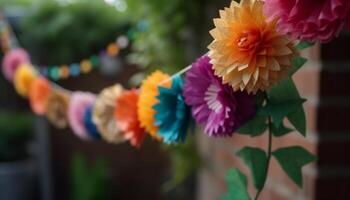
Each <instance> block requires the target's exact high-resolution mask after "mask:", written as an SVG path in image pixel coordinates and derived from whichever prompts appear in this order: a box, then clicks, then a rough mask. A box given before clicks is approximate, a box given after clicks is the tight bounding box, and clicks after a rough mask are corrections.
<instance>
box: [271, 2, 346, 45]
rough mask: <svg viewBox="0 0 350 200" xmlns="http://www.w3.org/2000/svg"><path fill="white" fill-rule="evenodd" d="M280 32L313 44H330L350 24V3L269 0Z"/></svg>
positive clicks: (272, 14) (272, 15) (273, 17)
mask: <svg viewBox="0 0 350 200" xmlns="http://www.w3.org/2000/svg"><path fill="white" fill-rule="evenodd" d="M264 6H265V8H264V9H265V14H266V15H267V16H268V17H269V19H271V20H273V19H278V23H279V24H278V26H279V30H280V31H282V32H284V33H289V34H291V35H292V36H293V37H295V38H298V39H302V40H306V41H309V42H316V41H320V42H329V41H330V40H331V39H332V38H333V37H335V36H337V35H338V34H339V32H340V31H341V30H342V29H343V28H344V26H345V25H347V23H349V16H350V13H349V11H350V1H349V0H265V5H264Z"/></svg>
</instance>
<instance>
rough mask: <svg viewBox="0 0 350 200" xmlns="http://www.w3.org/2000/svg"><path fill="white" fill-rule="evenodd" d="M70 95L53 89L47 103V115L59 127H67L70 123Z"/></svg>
mask: <svg viewBox="0 0 350 200" xmlns="http://www.w3.org/2000/svg"><path fill="white" fill-rule="evenodd" d="M68 105H69V95H68V94H67V93H66V92H64V91H61V90H52V92H51V93H50V95H49V98H48V99H47V103H46V116H47V118H48V120H49V121H50V122H51V123H52V124H53V125H54V126H55V127H57V128H61V129H63V128H66V127H67V125H68V118H67V110H68Z"/></svg>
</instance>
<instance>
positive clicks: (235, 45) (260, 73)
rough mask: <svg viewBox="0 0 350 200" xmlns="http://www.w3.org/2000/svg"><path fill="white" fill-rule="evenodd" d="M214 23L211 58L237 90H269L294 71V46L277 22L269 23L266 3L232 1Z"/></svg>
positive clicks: (217, 69) (252, 91)
mask: <svg viewBox="0 0 350 200" xmlns="http://www.w3.org/2000/svg"><path fill="white" fill-rule="evenodd" d="M214 23H215V27H216V28H215V29H213V30H212V31H211V32H210V34H211V35H212V36H213V37H214V41H213V42H212V43H211V44H210V45H209V49H210V52H209V57H210V58H211V63H212V64H213V68H214V70H215V74H216V75H218V76H220V77H221V78H222V79H223V83H228V84H230V85H231V86H232V87H233V89H234V90H235V91H238V90H241V91H247V92H248V93H254V94H255V93H256V92H257V91H258V90H261V91H265V90H266V89H267V88H269V87H270V86H272V85H273V84H275V83H276V82H277V81H278V80H279V79H281V78H282V77H283V76H284V75H285V74H286V72H287V70H288V69H289V68H290V66H291V60H292V59H293V57H294V56H295V49H294V44H293V42H292V41H291V40H290V39H289V38H288V36H287V35H283V34H280V33H278V32H277V31H276V21H272V22H267V20H266V17H265V16H264V14H263V2H262V1H260V0H241V3H240V4H238V3H236V2H235V1H232V4H231V6H230V8H226V9H225V10H222V11H220V18H218V19H214Z"/></svg>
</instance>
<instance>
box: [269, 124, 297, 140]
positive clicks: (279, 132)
mask: <svg viewBox="0 0 350 200" xmlns="http://www.w3.org/2000/svg"><path fill="white" fill-rule="evenodd" d="M292 131H293V129H291V128H288V127H286V126H285V125H284V124H283V123H282V124H281V126H280V127H278V128H277V127H275V126H272V127H271V132H272V134H273V136H275V137H281V136H284V135H286V134H288V133H290V132H292Z"/></svg>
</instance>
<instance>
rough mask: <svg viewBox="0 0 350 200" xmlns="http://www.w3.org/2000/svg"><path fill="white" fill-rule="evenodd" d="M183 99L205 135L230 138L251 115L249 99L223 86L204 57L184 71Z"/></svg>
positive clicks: (252, 100) (251, 107) (241, 93)
mask: <svg viewBox="0 0 350 200" xmlns="http://www.w3.org/2000/svg"><path fill="white" fill-rule="evenodd" d="M184 96H185V101H186V103H187V104H188V105H189V106H191V107H192V115H193V117H194V118H195V120H196V121H197V123H199V124H201V125H203V126H204V131H205V133H207V134H208V135H209V136H215V137H217V136H218V137H224V136H232V135H233V132H234V131H235V130H236V129H237V128H239V127H240V126H241V125H243V124H244V123H245V122H246V121H248V120H249V119H250V118H251V117H252V116H253V115H254V114H255V106H254V99H253V96H251V95H248V94H247V93H245V92H234V91H233V89H232V87H230V86H229V85H223V84H222V81H221V79H220V78H218V77H217V76H215V75H214V71H213V69H212V65H211V64H210V58H209V57H208V56H203V57H201V58H199V59H198V60H197V61H196V62H195V63H193V64H192V68H191V69H190V70H189V71H188V72H187V74H186V80H185V86H184Z"/></svg>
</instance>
